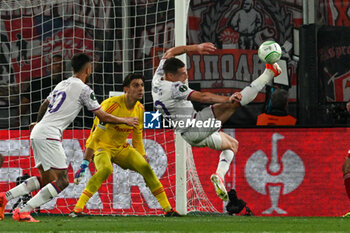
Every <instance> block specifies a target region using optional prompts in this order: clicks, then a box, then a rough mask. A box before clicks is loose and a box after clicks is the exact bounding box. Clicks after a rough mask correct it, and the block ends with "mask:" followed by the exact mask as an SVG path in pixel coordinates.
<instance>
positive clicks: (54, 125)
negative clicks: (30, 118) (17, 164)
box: [30, 77, 101, 140]
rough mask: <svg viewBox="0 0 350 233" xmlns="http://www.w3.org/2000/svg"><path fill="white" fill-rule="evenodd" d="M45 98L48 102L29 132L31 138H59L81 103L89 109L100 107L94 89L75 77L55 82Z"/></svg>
mask: <svg viewBox="0 0 350 233" xmlns="http://www.w3.org/2000/svg"><path fill="white" fill-rule="evenodd" d="M47 100H48V101H49V102H50V104H49V106H48V108H47V110H46V113H45V115H44V117H43V118H42V119H41V121H40V122H39V123H38V124H37V125H36V126H35V127H34V129H33V131H32V133H31V134H30V138H31V139H33V138H35V139H56V140H60V139H61V137H62V133H63V131H64V130H65V129H66V128H67V127H68V126H69V125H70V124H71V123H72V122H73V121H74V119H75V118H76V116H77V115H78V114H79V112H80V110H81V108H82V107H83V105H85V106H86V107H87V109H88V110H90V111H95V110H98V109H99V108H101V107H100V104H99V103H98V102H97V100H96V98H95V93H94V91H93V90H92V89H91V88H90V87H89V86H88V85H86V84H85V83H84V82H83V81H81V80H80V79H79V78H75V77H70V78H68V79H67V80H64V81H62V82H60V83H59V84H57V86H56V87H55V89H53V90H52V92H51V93H50V94H49V96H48V97H47Z"/></svg>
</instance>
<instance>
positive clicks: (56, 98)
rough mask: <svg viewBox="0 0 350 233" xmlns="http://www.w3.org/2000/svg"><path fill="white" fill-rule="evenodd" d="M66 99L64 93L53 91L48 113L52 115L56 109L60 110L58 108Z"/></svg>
mask: <svg viewBox="0 0 350 233" xmlns="http://www.w3.org/2000/svg"><path fill="white" fill-rule="evenodd" d="M65 99H66V92H64V91H60V92H58V91H54V92H53V97H52V101H51V103H50V104H49V107H48V109H49V113H54V112H57V111H58V109H60V107H61V106H62V104H63V102H64V100H65Z"/></svg>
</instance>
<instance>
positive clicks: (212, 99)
mask: <svg viewBox="0 0 350 233" xmlns="http://www.w3.org/2000/svg"><path fill="white" fill-rule="evenodd" d="M241 98H242V96H241V94H240V93H239V92H236V93H234V94H233V95H232V96H230V97H228V96H221V95H215V94H213V93H210V92H199V91H194V92H193V93H191V95H190V96H189V99H190V100H192V101H197V102H201V103H208V104H214V103H233V102H235V101H237V102H239V101H240V100H241Z"/></svg>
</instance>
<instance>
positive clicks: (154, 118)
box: [143, 111, 162, 129]
mask: <svg viewBox="0 0 350 233" xmlns="http://www.w3.org/2000/svg"><path fill="white" fill-rule="evenodd" d="M161 115H162V114H161V113H160V112H159V111H156V112H144V113H143V128H144V129H160V116H161Z"/></svg>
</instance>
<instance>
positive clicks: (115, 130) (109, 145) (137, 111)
mask: <svg viewBox="0 0 350 233" xmlns="http://www.w3.org/2000/svg"><path fill="white" fill-rule="evenodd" d="M101 108H102V109H103V110H104V111H105V112H107V113H110V114H112V115H114V116H117V117H138V119H139V125H138V126H137V127H136V128H133V127H132V126H129V125H126V124H111V123H101V122H100V120H99V119H98V117H95V120H94V124H93V126H92V128H91V133H90V137H89V138H88V140H87V141H86V148H91V149H93V150H94V151H96V150H97V149H99V148H103V149H117V148H120V147H123V146H126V145H128V144H127V142H126V139H127V138H128V137H129V135H130V134H131V133H132V146H133V147H134V148H135V149H136V150H137V151H138V152H139V153H140V154H141V155H145V149H144V146H143V142H142V130H143V112H144V107H143V105H142V104H141V103H140V102H139V101H137V102H136V104H135V106H134V108H133V109H130V110H129V109H127V108H126V106H125V95H121V96H114V97H110V98H108V99H106V100H104V101H103V102H102V103H101Z"/></svg>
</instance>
